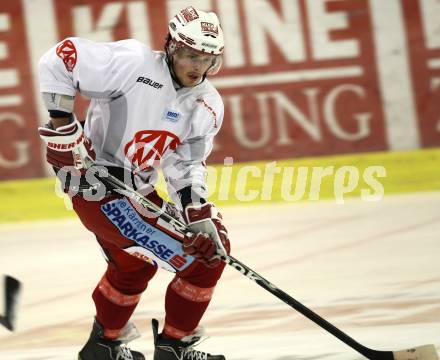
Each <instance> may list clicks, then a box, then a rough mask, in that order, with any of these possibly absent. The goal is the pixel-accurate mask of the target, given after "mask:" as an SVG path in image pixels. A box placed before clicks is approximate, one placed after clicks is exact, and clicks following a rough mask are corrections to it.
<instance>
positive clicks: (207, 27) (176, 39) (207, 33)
mask: <svg viewBox="0 0 440 360" xmlns="http://www.w3.org/2000/svg"><path fill="white" fill-rule="evenodd" d="M168 30H169V34H170V38H171V39H170V41H169V42H168V43H167V50H168V53H169V54H170V55H173V53H174V52H175V51H176V50H177V49H179V48H180V47H182V46H188V47H190V48H191V49H194V50H196V51H200V52H202V53H207V54H212V55H217V56H216V61H215V62H214V64H213V66H212V67H211V69H210V70H209V71H208V74H211V75H212V74H215V73H217V72H218V71H219V70H220V66H221V63H222V54H223V49H224V39H223V30H222V28H221V27H220V22H219V20H218V17H217V15H216V14H215V13H213V12H209V13H208V12H205V11H201V10H198V9H195V8H194V7H193V6H188V7H187V8H185V9H182V10H180V11H179V13H178V14H177V15H176V16H174V17H173V18H172V19H171V20H170V22H169V23H168Z"/></svg>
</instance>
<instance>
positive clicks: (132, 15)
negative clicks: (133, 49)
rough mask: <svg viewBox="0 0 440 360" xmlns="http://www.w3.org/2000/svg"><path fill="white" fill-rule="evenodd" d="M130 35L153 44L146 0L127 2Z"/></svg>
mask: <svg viewBox="0 0 440 360" xmlns="http://www.w3.org/2000/svg"><path fill="white" fill-rule="evenodd" d="M127 11H128V26H129V28H130V37H131V38H133V39H136V40H138V41H140V42H142V43H144V44H149V45H151V38H150V31H149V29H150V26H149V25H150V24H149V21H148V9H147V3H146V2H145V1H132V2H129V3H128V4H127Z"/></svg>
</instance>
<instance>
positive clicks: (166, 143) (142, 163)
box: [124, 130, 180, 172]
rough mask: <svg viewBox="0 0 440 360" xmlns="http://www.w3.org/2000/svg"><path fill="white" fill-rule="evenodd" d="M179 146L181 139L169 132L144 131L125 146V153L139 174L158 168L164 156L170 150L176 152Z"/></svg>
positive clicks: (138, 133)
mask: <svg viewBox="0 0 440 360" xmlns="http://www.w3.org/2000/svg"><path fill="white" fill-rule="evenodd" d="M179 144H180V140H179V138H178V137H177V136H176V135H174V134H173V133H171V132H169V131H162V130H142V131H138V132H137V133H136V134H135V135H134V137H133V140H131V141H129V142H128V143H127V144H126V145H125V148H124V153H125V156H126V157H127V158H128V159H129V160H130V161H131V163H132V164H133V165H135V166H136V172H138V171H142V170H145V169H147V168H149V167H151V166H157V165H158V164H159V163H160V160H161V159H162V156H163V154H164V153H165V152H166V151H167V150H168V149H170V150H175V149H176V147H177V145H179Z"/></svg>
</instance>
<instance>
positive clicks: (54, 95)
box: [39, 7, 230, 360]
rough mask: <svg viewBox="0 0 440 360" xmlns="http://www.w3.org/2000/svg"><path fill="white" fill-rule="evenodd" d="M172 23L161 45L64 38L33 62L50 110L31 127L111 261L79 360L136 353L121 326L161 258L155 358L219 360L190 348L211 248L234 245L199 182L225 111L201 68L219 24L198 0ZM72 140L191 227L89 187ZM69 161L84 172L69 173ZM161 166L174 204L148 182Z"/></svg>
mask: <svg viewBox="0 0 440 360" xmlns="http://www.w3.org/2000/svg"><path fill="white" fill-rule="evenodd" d="M168 29H169V34H168V37H167V39H166V43H165V52H157V51H152V50H151V49H150V48H148V47H147V46H145V45H143V44H141V43H139V42H137V41H135V40H123V41H118V42H110V43H95V42H92V41H89V40H86V39H81V38H67V39H65V40H63V41H62V42H60V43H59V44H57V45H56V46H54V47H53V48H52V49H50V50H49V51H48V52H47V53H46V54H45V55H44V56H43V57H42V58H41V60H40V64H39V74H40V89H41V92H42V94H43V99H44V103H45V105H46V107H47V109H48V111H49V114H50V120H49V122H48V123H47V124H46V125H45V126H44V127H40V128H39V134H40V136H41V138H42V139H43V140H44V141H45V142H46V144H47V160H48V162H49V163H50V164H51V165H52V166H53V167H54V169H55V171H56V172H57V175H58V176H59V177H60V178H62V179H63V181H64V182H65V191H66V192H68V193H69V195H70V196H71V198H72V204H73V208H74V210H75V211H76V213H77V215H78V216H79V218H80V219H81V221H82V223H83V224H84V226H85V227H86V228H87V229H88V230H90V231H91V232H92V233H94V235H95V236H96V239H97V241H98V243H99V244H100V246H101V248H102V250H103V254H104V256H105V258H106V261H107V270H106V272H105V274H104V275H103V277H102V279H101V280H100V281H99V283H98V285H97V286H96V288H95V290H94V292H93V295H92V298H93V301H94V303H95V307H96V316H95V321H94V324H93V329H92V332H91V335H90V338H89V340H88V342H87V343H86V344H85V346H84V347H83V348H82V350H81V351H80V352H79V359H80V360H92V359H94V360H123V359H125V360H128V359H135V360H141V359H144V356H143V355H142V354H141V353H140V352H137V351H133V350H130V349H129V348H128V347H127V346H126V345H125V343H126V341H125V340H124V335H125V334H126V333H127V330H128V329H129V322H128V321H129V319H130V317H131V315H132V313H133V311H134V310H135V308H136V305H137V304H138V302H139V299H140V296H141V294H142V293H143V292H144V290H145V289H146V288H147V285H148V283H149V281H150V280H151V279H152V278H153V276H154V275H155V273H156V271H157V268H158V267H162V268H165V269H167V270H170V271H173V272H175V273H176V275H175V277H174V279H173V280H172V281H171V283H170V284H169V285H168V287H167V290H166V295H165V323H164V326H163V329H162V332H161V333H160V334H159V332H158V322H157V320H154V319H153V321H152V326H153V334H154V345H155V351H154V360H195V359H206V360H222V359H225V358H224V356H223V355H210V354H208V353H205V352H201V351H198V350H195V349H194V346H195V345H196V343H197V342H198V340H199V339H200V332H199V328H198V325H199V322H200V320H201V318H202V316H203V314H204V313H205V310H206V308H207V307H208V305H209V303H210V301H211V298H212V295H213V292H214V288H215V286H216V283H217V281H218V279H219V278H220V276H221V274H222V271H223V268H224V263H223V262H221V261H220V259H219V255H221V254H225V253H228V252H229V249H230V245H229V240H228V236H227V232H226V229H225V227H224V226H223V223H222V219H221V216H220V215H219V213H218V211H217V210H216V208H215V206H214V204H212V203H209V202H208V201H207V200H206V185H205V160H206V159H207V157H208V155H209V153H210V152H211V150H212V146H213V138H214V136H215V135H216V134H217V133H218V131H219V129H220V126H221V124H222V120H223V102H222V100H221V97H220V95H219V93H218V92H217V91H216V90H215V88H214V87H213V86H212V85H211V84H210V82H209V81H208V80H207V79H206V77H207V76H208V75H211V74H215V73H216V72H217V71H218V70H219V69H220V66H221V63H222V53H223V34H222V29H221V28H220V24H219V21H218V18H217V16H216V15H215V14H214V13H212V12H211V13H206V12H203V11H200V10H197V9H195V8H194V7H187V8H185V9H183V10H181V11H180V12H179V13H178V14H177V15H176V16H175V17H173V18H172V19H171V20H170V22H169V24H168ZM77 92H79V93H81V94H82V95H84V96H86V97H88V98H90V99H91V102H90V106H89V109H88V114H87V118H86V121H85V124H84V128H83V126H82V125H83V124H81V123H79V122H78V121H77V120H76V118H75V116H74V114H73V103H74V97H75V95H76V94H77ZM79 149H81V150H82V152H83V153H84V151H86V152H87V154H88V156H89V157H90V158H92V159H94V160H95V164H98V165H102V166H104V168H103V170H104V175H105V172H106V171H108V172H109V173H110V174H112V175H114V176H117V177H118V178H119V179H121V180H124V181H126V182H129V183H130V186H133V187H135V188H136V189H137V190H138V191H142V192H143V193H144V194H146V195H145V196H147V197H148V198H149V199H150V200H151V201H153V202H154V203H156V204H157V205H159V206H161V207H162V208H163V209H166V210H167V211H169V212H173V211H174V215H175V216H178V215H179V214H181V215H182V217H183V219H184V220H185V221H186V223H187V224H188V226H189V227H190V228H191V229H192V231H193V232H194V233H195V234H196V235H195V236H194V237H191V238H187V237H184V236H182V235H181V234H179V233H176V232H175V231H174V230H173V229H172V228H170V227H169V226H167V224H166V223H164V222H162V221H161V220H160V219H158V218H157V217H155V216H154V214H149V213H146V212H145V211H143V210H142V209H140V208H139V207H138V206H137V205H136V204H135V203H133V202H131V201H130V200H129V199H128V198H126V197H124V196H122V195H120V194H117V193H116V192H115V191H111V190H112V189H108V188H104V190H103V186H102V183H100V182H98V183H97V184H94V186H93V187H91V181H90V179H96V178H95V177H94V176H93V174H89V173H88V172H87V171H86V168H85V167H84V163H83V159H82V158H81V157H79V156H78V153H80V151H79ZM73 166H75V168H79V169H81V170H80V171H79V172H78V173H75V171H74V169H73ZM159 167H161V168H162V169H163V172H164V176H165V179H166V181H167V185H168V192H169V194H170V196H171V197H172V198H173V200H174V202H175V206H176V207H173V206H172V205H171V204H169V203H167V202H165V201H164V200H163V199H162V198H160V197H159V196H158V195H157V193H156V191H154V188H151V186H153V185H154V183H155V181H156V177H157V175H156V170H157V169H158V168H159ZM97 195H100V196H97ZM176 209H178V210H179V211H178V212H176ZM182 244H183V245H182Z"/></svg>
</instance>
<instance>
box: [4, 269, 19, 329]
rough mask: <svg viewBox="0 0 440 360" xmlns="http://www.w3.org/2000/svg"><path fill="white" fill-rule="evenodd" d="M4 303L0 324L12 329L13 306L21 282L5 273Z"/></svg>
mask: <svg viewBox="0 0 440 360" xmlns="http://www.w3.org/2000/svg"><path fill="white" fill-rule="evenodd" d="M4 281H5V282H4V291H5V303H4V315H0V324H1V325H3V326H4V327H5V328H6V329H8V330H10V331H14V328H15V307H16V305H17V299H18V295H19V293H20V288H21V284H20V282H19V281H18V280H17V279H15V278H13V277H12V276H9V275H6V276H5V280H4Z"/></svg>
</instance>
